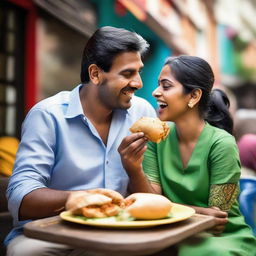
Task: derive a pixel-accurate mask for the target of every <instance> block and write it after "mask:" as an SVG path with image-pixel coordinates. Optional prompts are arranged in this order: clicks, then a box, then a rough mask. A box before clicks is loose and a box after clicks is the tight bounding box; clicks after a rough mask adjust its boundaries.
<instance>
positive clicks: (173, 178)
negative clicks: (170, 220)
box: [143, 123, 256, 256]
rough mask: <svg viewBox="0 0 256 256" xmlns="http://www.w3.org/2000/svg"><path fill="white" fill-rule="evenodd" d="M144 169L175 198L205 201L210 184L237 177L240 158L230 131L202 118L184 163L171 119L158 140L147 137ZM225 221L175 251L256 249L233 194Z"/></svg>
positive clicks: (245, 252) (198, 253)
mask: <svg viewBox="0 0 256 256" xmlns="http://www.w3.org/2000/svg"><path fill="white" fill-rule="evenodd" d="M143 169H144V171H145V173H146V175H147V177H148V179H149V180H150V181H151V182H152V183H157V184H160V185H161V187H162V191H163V194H164V195H165V196H167V197H168V198H169V199H170V200H171V201H173V202H175V203H181V204H188V205H195V206H200V207H208V199H209V190H210V186H211V185H212V184H227V183H238V181H239V178H240V161H239V154H238V149H237V146H236V142H235V139H234V137H233V136H231V135H230V134H228V133H227V132H226V131H224V130H222V129H218V128H216V127H214V126H211V125H210V124H208V123H206V125H205V127H204V129H203V131H202V132H201V134H200V136H199V139H198V141H197V144H196V146H195V148H194V150H193V153H192V155H191V157H190V159H189V162H188V164H187V166H186V167H185V168H183V165H182V161H181V156H180V151H179V145H178V138H177V133H176V127H175V124H173V123H172V124H170V134H169V136H168V137H167V138H166V140H164V141H162V142H161V143H159V144H156V143H152V142H149V143H148V149H147V151H146V152H145V155H144V161H143ZM228 220H229V221H228V223H227V225H226V228H225V230H224V232H223V233H222V234H221V235H218V236H214V235H210V234H207V236H205V237H203V238H202V239H201V241H200V243H198V244H197V245H196V246H195V244H193V245H190V244H188V243H186V242H184V243H182V244H181V245H180V246H179V255H184V256H187V255H189V256H193V255H195V256H203V255H207V256H211V255H214V256H216V255H221V256H226V255H230V256H231V255H232V256H234V255H241V256H247V255H248V256H249V255H250V256H255V255H256V239H255V237H254V236H253V235H252V231H251V229H250V228H249V227H248V226H247V225H246V224H245V222H244V218H243V216H242V215H241V213H240V211H239V206H238V201H237V200H236V201H235V203H234V204H233V206H232V207H231V209H230V211H229V212H228Z"/></svg>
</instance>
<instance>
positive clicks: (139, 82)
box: [129, 74, 143, 89]
mask: <svg viewBox="0 0 256 256" xmlns="http://www.w3.org/2000/svg"><path fill="white" fill-rule="evenodd" d="M129 85H130V86H131V87H135V88H137V89H140V88H142V86H143V84H142V80H141V77H140V75H139V74H138V75H137V76H136V77H134V78H133V79H132V80H131V81H130V83H129Z"/></svg>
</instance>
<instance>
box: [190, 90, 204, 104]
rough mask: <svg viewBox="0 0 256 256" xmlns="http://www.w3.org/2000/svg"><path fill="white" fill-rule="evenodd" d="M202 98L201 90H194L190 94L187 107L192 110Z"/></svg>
mask: <svg viewBox="0 0 256 256" xmlns="http://www.w3.org/2000/svg"><path fill="white" fill-rule="evenodd" d="M201 97H202V90H201V89H195V90H193V91H192V92H191V93H190V100H189V103H188V105H189V107H190V108H193V106H195V105H196V104H197V103H198V102H199V101H200V99H201Z"/></svg>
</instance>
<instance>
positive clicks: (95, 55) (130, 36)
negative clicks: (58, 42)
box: [80, 26, 149, 83]
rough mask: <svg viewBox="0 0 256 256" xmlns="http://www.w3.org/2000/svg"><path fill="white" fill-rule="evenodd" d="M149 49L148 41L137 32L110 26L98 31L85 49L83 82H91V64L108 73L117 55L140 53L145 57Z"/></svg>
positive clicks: (82, 70) (82, 67)
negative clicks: (89, 72)
mask: <svg viewBox="0 0 256 256" xmlns="http://www.w3.org/2000/svg"><path fill="white" fill-rule="evenodd" d="M148 48H149V44H148V43H147V41H146V40H145V39H143V38H142V37H141V36H140V35H138V34H137V33H135V32H131V31H129V30H126V29H122V28H115V27H110V26H106V27H101V28H99V29H97V30H96V31H95V33H94V34H93V35H92V37H91V38H90V39H89V40H88V42H87V44H86V45H85V48H84V52H83V57H82V64H81V75H80V77H81V82H82V83H88V82H89V80H90V78H89V74H88V67H89V66H90V65H91V64H96V65H97V66H98V67H99V68H101V69H102V70H103V71H105V72H108V71H109V70H110V68H111V66H112V63H113V60H114V58H115V57H116V56H117V55H119V54H121V53H124V52H139V53H140V54H141V56H143V55H144V54H145V53H146V52H147V50H148Z"/></svg>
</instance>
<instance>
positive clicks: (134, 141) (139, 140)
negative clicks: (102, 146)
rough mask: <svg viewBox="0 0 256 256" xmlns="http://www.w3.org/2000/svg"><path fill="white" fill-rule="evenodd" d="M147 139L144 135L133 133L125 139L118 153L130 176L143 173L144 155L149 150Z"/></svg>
mask: <svg viewBox="0 0 256 256" xmlns="http://www.w3.org/2000/svg"><path fill="white" fill-rule="evenodd" d="M146 144H147V139H146V138H145V137H144V133H142V132H138V133H133V134H131V135H129V136H127V137H125V138H124V139H123V141H122V142H121V144H120V146H119V147H118V152H119V154H120V156H121V160H122V164H123V166H124V168H125V170H126V171H127V174H128V175H129V176H132V175H134V174H136V172H137V171H142V161H143V154H144V152H145V151H146V149H147V145H146Z"/></svg>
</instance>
